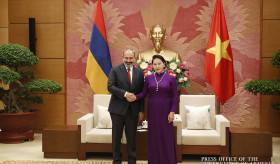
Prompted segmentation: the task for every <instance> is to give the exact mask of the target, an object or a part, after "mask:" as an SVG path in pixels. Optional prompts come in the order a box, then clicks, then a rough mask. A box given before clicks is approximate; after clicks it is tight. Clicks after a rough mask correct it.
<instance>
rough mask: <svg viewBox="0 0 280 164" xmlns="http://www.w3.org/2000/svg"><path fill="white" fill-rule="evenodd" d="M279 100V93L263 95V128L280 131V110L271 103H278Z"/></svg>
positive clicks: (275, 131)
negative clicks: (275, 108) (273, 107)
mask: <svg viewBox="0 0 280 164" xmlns="http://www.w3.org/2000/svg"><path fill="white" fill-rule="evenodd" d="M279 100H280V96H279V95H273V96H270V95H262V96H261V128H264V129H267V130H269V131H271V132H274V133H280V112H279V111H278V110H274V109H272V107H271V104H273V103H277V102H279Z"/></svg>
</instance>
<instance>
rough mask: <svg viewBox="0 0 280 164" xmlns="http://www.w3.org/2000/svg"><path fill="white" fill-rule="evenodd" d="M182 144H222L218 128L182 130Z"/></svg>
mask: <svg viewBox="0 0 280 164" xmlns="http://www.w3.org/2000/svg"><path fill="white" fill-rule="evenodd" d="M182 145H220V134H219V133H218V132H217V131H216V130H186V129H183V130H182Z"/></svg>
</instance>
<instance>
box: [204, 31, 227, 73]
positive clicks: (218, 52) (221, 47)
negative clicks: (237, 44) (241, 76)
mask: <svg viewBox="0 0 280 164" xmlns="http://www.w3.org/2000/svg"><path fill="white" fill-rule="evenodd" d="M228 45H229V40H226V41H224V42H222V41H221V38H220V36H219V35H218V34H217V33H216V45H215V47H211V48H209V49H207V50H206V52H208V53H211V54H214V55H215V68H216V67H217V65H218V64H219V62H220V61H221V59H222V58H224V59H227V60H229V61H232V60H231V58H230V56H229V54H228V52H227V47H228Z"/></svg>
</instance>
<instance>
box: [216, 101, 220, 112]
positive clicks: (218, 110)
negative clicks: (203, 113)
mask: <svg viewBox="0 0 280 164" xmlns="http://www.w3.org/2000/svg"><path fill="white" fill-rule="evenodd" d="M216 101H217V104H218V105H217V114H221V110H220V107H221V106H220V104H221V103H220V101H219V99H218V98H217V97H216Z"/></svg>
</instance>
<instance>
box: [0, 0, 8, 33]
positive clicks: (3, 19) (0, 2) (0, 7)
mask: <svg viewBox="0 0 280 164" xmlns="http://www.w3.org/2000/svg"><path fill="white" fill-rule="evenodd" d="M0 27H8V0H0ZM0 36H1V35H0Z"/></svg>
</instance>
